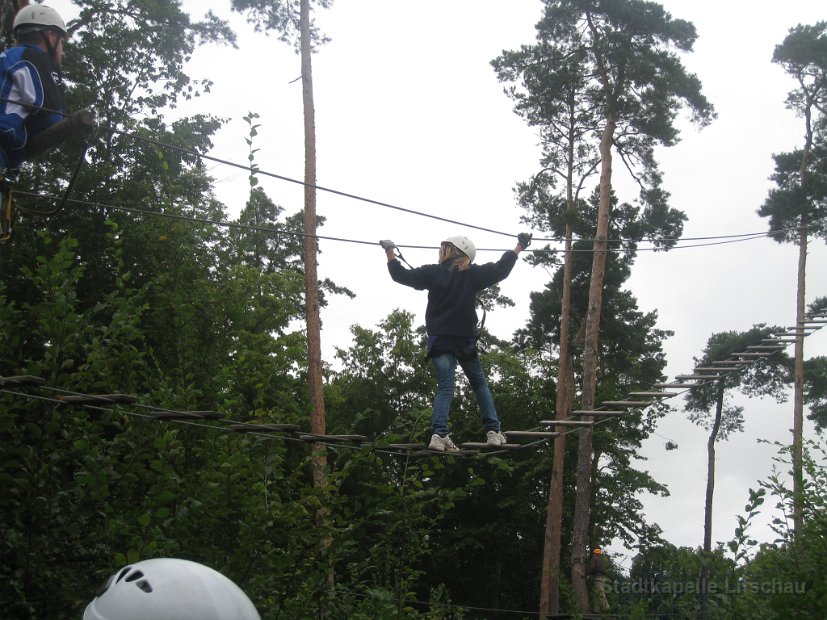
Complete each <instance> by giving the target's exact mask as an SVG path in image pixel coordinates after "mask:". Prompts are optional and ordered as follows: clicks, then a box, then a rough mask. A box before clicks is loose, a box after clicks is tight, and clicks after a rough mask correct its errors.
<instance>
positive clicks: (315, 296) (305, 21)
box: [299, 0, 333, 606]
mask: <svg viewBox="0 0 827 620" xmlns="http://www.w3.org/2000/svg"><path fill="white" fill-rule="evenodd" d="M300 11H301V14H300V17H299V28H300V31H301V75H302V99H303V104H304V183H305V185H304V241H303V249H304V291H305V315H306V322H307V380H308V385H309V390H310V406H311V412H310V431H311V432H312V433H316V434H319V435H324V434H325V410H324V393H323V390H322V345H321V318H320V316H319V276H318V269H317V256H318V241H317V238H316V187H315V186H316V111H315V107H314V103H313V72H312V65H311V60H310V57H311V49H310V0H301V5H300ZM311 449H312V454H311V468H312V473H313V484H314V486H316V487H317V488H320V489H324V488H325V487H326V486H327V450H326V448H325V446H324V445H321V444H312V445H311ZM317 518H318V519H319V524H320V529H321V531H322V532H326V531H327V527H326V525H327V522H328V520H329V512H328V510H327V507H326V506H325V505H324V504H322V507H321V508H320V509H319V513H318V515H317ZM330 542H331V541H330V537H329V535H328V534H326V533H325V534H323V535H322V538H321V540H320V546H321V551H322V555H325V554H326V551H327V549H328V548H329V547H330ZM327 585H328V587H332V586H333V573H332V572H331V573H329V575H328V580H327ZM322 600H324V595H323V596H322ZM323 606H324V604H323Z"/></svg>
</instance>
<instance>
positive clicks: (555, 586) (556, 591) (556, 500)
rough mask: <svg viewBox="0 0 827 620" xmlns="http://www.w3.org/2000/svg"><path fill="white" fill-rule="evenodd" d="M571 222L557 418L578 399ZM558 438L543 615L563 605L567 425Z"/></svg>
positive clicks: (545, 559)
mask: <svg viewBox="0 0 827 620" xmlns="http://www.w3.org/2000/svg"><path fill="white" fill-rule="evenodd" d="M571 245H572V244H571V226H567V227H566V258H565V263H564V265H563V302H562V311H561V319H560V360H559V367H558V373H557V401H556V412H557V419H558V420H564V419H566V418H567V417H569V415H570V413H571V408H572V401H573V400H574V374H573V370H572V364H571V354H570V352H569V326H570V323H571V320H570V307H571ZM555 430H556V431H557V432H558V433H560V435H558V436H557V437H555V438H554V456H553V461H552V466H551V481H550V483H549V494H548V506H547V507H546V530H545V539H544V542H543V567H542V578H541V581H540V618H541V619H543V618H545V617H546V615H547V614H556V613H558V611H559V609H560V550H561V544H560V540H561V537H562V532H563V474H564V465H565V458H566V435H565V432H566V428H565V427H563V426H558V427H556V428H555Z"/></svg>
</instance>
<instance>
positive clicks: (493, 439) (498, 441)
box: [485, 431, 507, 447]
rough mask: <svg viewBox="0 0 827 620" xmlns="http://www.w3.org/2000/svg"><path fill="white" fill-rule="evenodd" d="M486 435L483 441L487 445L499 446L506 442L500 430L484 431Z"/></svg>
mask: <svg viewBox="0 0 827 620" xmlns="http://www.w3.org/2000/svg"><path fill="white" fill-rule="evenodd" d="M486 436H487V437H488V438H487V439H486V441H485V443H487V444H488V445H489V446H495V447H500V446H501V445H503V444H505V443H507V442H506V439H505V435H503V434H502V433H501V432H500V431H488V432H487V433H486Z"/></svg>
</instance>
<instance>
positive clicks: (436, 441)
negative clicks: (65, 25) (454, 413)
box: [428, 433, 459, 452]
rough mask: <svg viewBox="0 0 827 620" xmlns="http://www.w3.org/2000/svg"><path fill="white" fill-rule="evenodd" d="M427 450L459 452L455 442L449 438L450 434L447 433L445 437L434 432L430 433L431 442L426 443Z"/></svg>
mask: <svg viewBox="0 0 827 620" xmlns="http://www.w3.org/2000/svg"><path fill="white" fill-rule="evenodd" d="M428 449H429V450H436V451H437V452H459V448H458V447H457V444H455V443H454V442H453V441H452V440H451V434H450V433H448V434H447V435H445V437H440V436H439V435H437V434H436V433H434V434H433V435H431V443H429V444H428Z"/></svg>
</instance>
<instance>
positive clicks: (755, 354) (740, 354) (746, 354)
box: [733, 351, 769, 357]
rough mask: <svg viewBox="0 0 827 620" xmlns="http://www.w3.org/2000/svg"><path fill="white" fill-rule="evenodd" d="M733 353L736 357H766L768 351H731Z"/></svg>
mask: <svg viewBox="0 0 827 620" xmlns="http://www.w3.org/2000/svg"><path fill="white" fill-rule="evenodd" d="M733 355H737V356H738V357H767V355H769V353H768V352H764V353H759V352H757V351H739V352H738V353H733Z"/></svg>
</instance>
